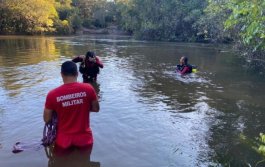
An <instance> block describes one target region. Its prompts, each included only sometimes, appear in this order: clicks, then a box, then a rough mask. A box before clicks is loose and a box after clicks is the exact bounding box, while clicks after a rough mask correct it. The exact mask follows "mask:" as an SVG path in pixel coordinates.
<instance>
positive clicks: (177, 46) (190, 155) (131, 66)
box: [0, 36, 265, 167]
mask: <svg viewBox="0 0 265 167" xmlns="http://www.w3.org/2000/svg"><path fill="white" fill-rule="evenodd" d="M220 49H221V52H220ZM88 50H93V51H95V52H96V54H97V55H98V56H100V58H101V59H102V61H103V63H104V66H105V67H104V69H103V70H101V73H100V75H99V77H98V83H97V84H96V85H94V86H95V88H96V89H97V92H98V96H99V99H100V106H101V110H100V112H99V113H92V114H91V126H92V129H93V133H94V139H95V143H94V147H93V150H92V153H91V156H90V157H88V156H87V158H80V156H79V155H78V154H73V155H71V156H70V157H67V158H66V159H63V160H62V161H58V162H60V163H57V164H56V163H51V162H53V161H52V160H51V159H50V160H49V158H48V157H47V156H46V153H45V150H44V149H39V150H31V151H26V152H22V153H20V154H13V153H12V152H11V150H12V146H13V144H14V143H16V142H17V141H29V142H31V141H38V140H40V139H41V138H42V130H43V120H42V112H43V106H44V101H45V97H46V94H47V93H48V91H49V90H51V89H52V88H55V87H57V86H59V85H60V84H62V80H61V78H60V65H61V63H62V62H64V61H66V60H70V59H71V58H72V57H73V56H75V55H81V54H85V53H86V51H88ZM183 55H185V56H188V57H189V59H190V63H192V64H195V65H197V66H198V67H199V68H198V70H199V72H198V73H196V74H192V75H191V76H187V77H184V78H183V77H181V76H178V75H177V74H176V73H175V72H174V70H175V66H176V64H177V63H178V60H179V58H180V57H181V56H183ZM78 80H79V81H82V79H81V77H79V78H78ZM264 81H265V79H264V76H263V75H260V74H256V73H253V72H251V71H249V70H248V69H246V67H245V66H244V61H243V60H242V59H241V58H239V57H237V56H236V55H235V54H234V53H233V52H232V51H231V49H230V48H229V47H227V46H222V47H221V48H220V47H216V46H211V45H205V44H187V43H167V42H146V41H136V40H133V39H131V38H129V37H125V36H74V37H24V36H5V37H0V85H1V87H0V166H1V167H2V166H5V167H17V166H38V167H42V166H44V167H48V166H49V167H51V166H65V165H66V163H63V162H68V161H69V162H72V163H78V165H77V164H76V165H77V166H89V165H90V166H92V165H94V166H101V167H113V166H117V167H135V166H137V167H153V166H158V167H178V166H182V167H185V166H187V167H188V166H192V167H193V166H211V165H212V166H218V165H220V166H228V165H229V164H230V165H232V166H246V165H247V164H248V163H249V164H252V165H253V164H254V165H255V164H256V163H257V162H258V161H259V160H261V159H262V157H260V156H259V155H258V154H257V153H256V152H255V151H254V150H253V149H251V148H250V147H249V146H248V145H246V144H244V143H242V142H241V140H240V137H239V136H240V134H244V135H246V136H247V137H248V138H250V139H255V137H257V136H258V135H259V133H260V132H264V128H265V127H264V125H265V123H264V121H263V120H264V117H265V115H264V109H265V103H264V99H265V89H264ZM66 160H67V161H66ZM68 165H69V166H71V165H72V164H71V163H68Z"/></svg>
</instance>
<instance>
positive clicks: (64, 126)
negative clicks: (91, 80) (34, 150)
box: [45, 82, 97, 148]
mask: <svg viewBox="0 0 265 167" xmlns="http://www.w3.org/2000/svg"><path fill="white" fill-rule="evenodd" d="M94 100H97V95H96V92H95V90H94V88H93V87H92V86H91V85H89V84H85V83H78V82H74V83H69V84H64V85H62V86H60V87H58V88H56V89H53V90H52V91H50V92H49V93H48V95H47V97H46V103H45V108H47V109H50V110H53V111H56V113H57V117H58V125H57V135H56V141H55V143H56V144H57V145H58V146H60V147H62V148H68V147H70V146H80V147H81V146H86V145H90V144H92V143H93V136H92V131H91V129H90V125H89V113H90V112H89V111H90V109H91V102H92V101H94Z"/></svg>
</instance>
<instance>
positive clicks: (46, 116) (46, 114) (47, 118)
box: [43, 108, 53, 123]
mask: <svg viewBox="0 0 265 167" xmlns="http://www.w3.org/2000/svg"><path fill="white" fill-rule="evenodd" d="M52 112H53V110H50V109H48V108H44V111H43V120H44V122H45V123H48V122H50V120H51V119H52Z"/></svg>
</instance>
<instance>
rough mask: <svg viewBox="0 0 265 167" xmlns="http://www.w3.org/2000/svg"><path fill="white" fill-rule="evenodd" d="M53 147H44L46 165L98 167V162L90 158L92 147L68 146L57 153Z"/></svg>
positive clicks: (49, 166) (57, 166)
mask: <svg viewBox="0 0 265 167" xmlns="http://www.w3.org/2000/svg"><path fill="white" fill-rule="evenodd" d="M53 149H54V148H52V147H47V148H45V153H46V156H47V158H48V159H49V160H48V167H74V166H82V167H100V162H94V161H91V160H90V155H91V151H92V148H88V149H76V148H70V149H68V150H64V151H63V152H60V153H58V151H54V150H53Z"/></svg>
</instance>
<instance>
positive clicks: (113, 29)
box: [77, 26, 132, 35]
mask: <svg viewBox="0 0 265 167" xmlns="http://www.w3.org/2000/svg"><path fill="white" fill-rule="evenodd" d="M77 34H78V35H81V34H105V35H132V34H131V33H128V32H126V31H124V30H121V29H119V28H118V26H109V27H106V28H84V27H83V28H81V29H80V30H79V31H77Z"/></svg>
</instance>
